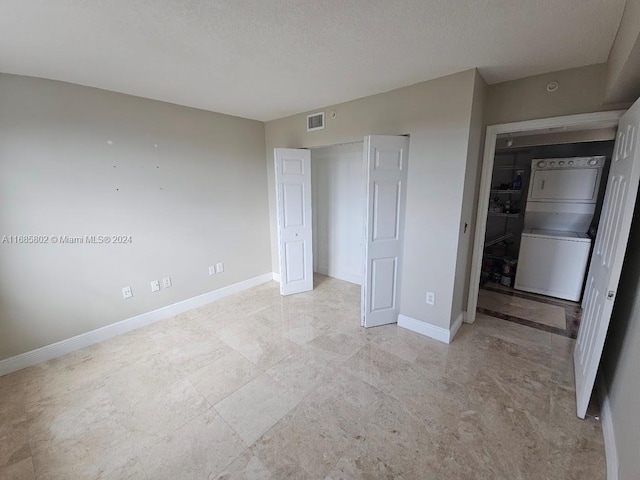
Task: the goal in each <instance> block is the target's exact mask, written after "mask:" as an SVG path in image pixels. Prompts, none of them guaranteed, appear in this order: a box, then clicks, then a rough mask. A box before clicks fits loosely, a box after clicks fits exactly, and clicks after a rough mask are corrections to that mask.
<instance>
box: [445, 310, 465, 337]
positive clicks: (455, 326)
mask: <svg viewBox="0 0 640 480" xmlns="http://www.w3.org/2000/svg"><path fill="white" fill-rule="evenodd" d="M466 317H467V312H460V315H458V318H456V321H455V322H453V325H451V330H450V333H449V341H448V342H447V343H451V341H452V340H453V338H454V337H455V336H456V333H458V330H460V327H461V326H462V324H463V323H464V321H465V318H466Z"/></svg>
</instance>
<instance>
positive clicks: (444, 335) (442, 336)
mask: <svg viewBox="0 0 640 480" xmlns="http://www.w3.org/2000/svg"><path fill="white" fill-rule="evenodd" d="M456 322H457V320H456ZM398 326H399V327H402V328H406V329H407V330H411V331H413V332H416V333H419V334H421V335H425V336H427V337H431V338H434V339H436V340H440V341H441V342H444V343H451V340H452V339H453V335H452V332H453V329H452V330H447V329H446V328H442V327H438V326H436V325H431V324H430V323H427V322H421V321H420V320H416V319H415V318H411V317H407V316H406V315H398ZM457 328H460V325H458V327H457Z"/></svg>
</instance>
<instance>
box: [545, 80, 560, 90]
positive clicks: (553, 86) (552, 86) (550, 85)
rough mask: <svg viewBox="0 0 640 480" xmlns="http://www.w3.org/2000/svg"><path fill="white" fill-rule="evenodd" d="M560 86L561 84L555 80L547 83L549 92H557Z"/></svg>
mask: <svg viewBox="0 0 640 480" xmlns="http://www.w3.org/2000/svg"><path fill="white" fill-rule="evenodd" d="M559 86H560V84H559V83H558V82H556V81H555V80H554V81H553V82H549V83H548V84H547V92H555V91H556V90H558V87H559Z"/></svg>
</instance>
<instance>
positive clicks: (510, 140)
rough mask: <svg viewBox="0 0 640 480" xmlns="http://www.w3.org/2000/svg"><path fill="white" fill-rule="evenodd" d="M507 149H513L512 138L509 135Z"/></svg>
mask: <svg viewBox="0 0 640 480" xmlns="http://www.w3.org/2000/svg"><path fill="white" fill-rule="evenodd" d="M506 143H507V147H513V137H512V136H511V135H509V136H508V137H507V142H506Z"/></svg>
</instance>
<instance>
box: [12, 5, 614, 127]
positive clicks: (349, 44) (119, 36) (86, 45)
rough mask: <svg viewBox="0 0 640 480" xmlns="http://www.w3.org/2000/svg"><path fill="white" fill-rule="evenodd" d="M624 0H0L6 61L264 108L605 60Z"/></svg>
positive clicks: (300, 106) (213, 103)
mask: <svg viewBox="0 0 640 480" xmlns="http://www.w3.org/2000/svg"><path fill="white" fill-rule="evenodd" d="M623 8H624V0H315V1H308V0H228V1H223V0H0V71H1V72H6V73H15V74H22V75H31V76H36V77H43V78H50V79H55V80H63V81H67V82H73V83H78V84H81V85H89V86H93V87H99V88H104V89H107V90H113V91H117V92H123V93H129V94H132V95H138V96H141V97H147V98H153V99H157V100H164V101H167V102H173V103H177V104H180V105H188V106H191V107H197V108H202V109H206V110H212V111H216V112H223V113H228V114H231V115H238V116H241V117H247V118H254V119H258V120H270V119H274V118H279V117H282V116H286V115H289V114H293V113H298V112H302V111H307V110H310V109H314V108H317V107H319V106H323V105H330V104H334V103H339V102H343V101H347V100H352V99H355V98H359V97H363V96H366V95H371V94H374V93H380V92H384V91H388V90H392V89H395V88H398V87H402V86H406V85H411V84H414V83H418V82H421V81H424V80H428V79H432V78H436V77H440V76H443V75H447V74H451V73H455V72H458V71H461V70H465V69H468V68H473V67H478V68H479V69H480V72H481V73H482V75H483V76H484V78H485V79H486V80H487V81H488V82H489V83H496V82H501V81H505V80H511V79H515V78H520V77H525V76H528V75H534V74H538V73H544V72H549V71H553V70H561V69H565V68H571V67H577V66H582V65H588V64H593V63H600V62H604V61H606V59H607V56H608V53H609V50H610V48H611V45H612V43H613V39H614V37H615V33H616V30H617V27H618V24H619V22H620V18H621V16H622V10H623Z"/></svg>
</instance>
